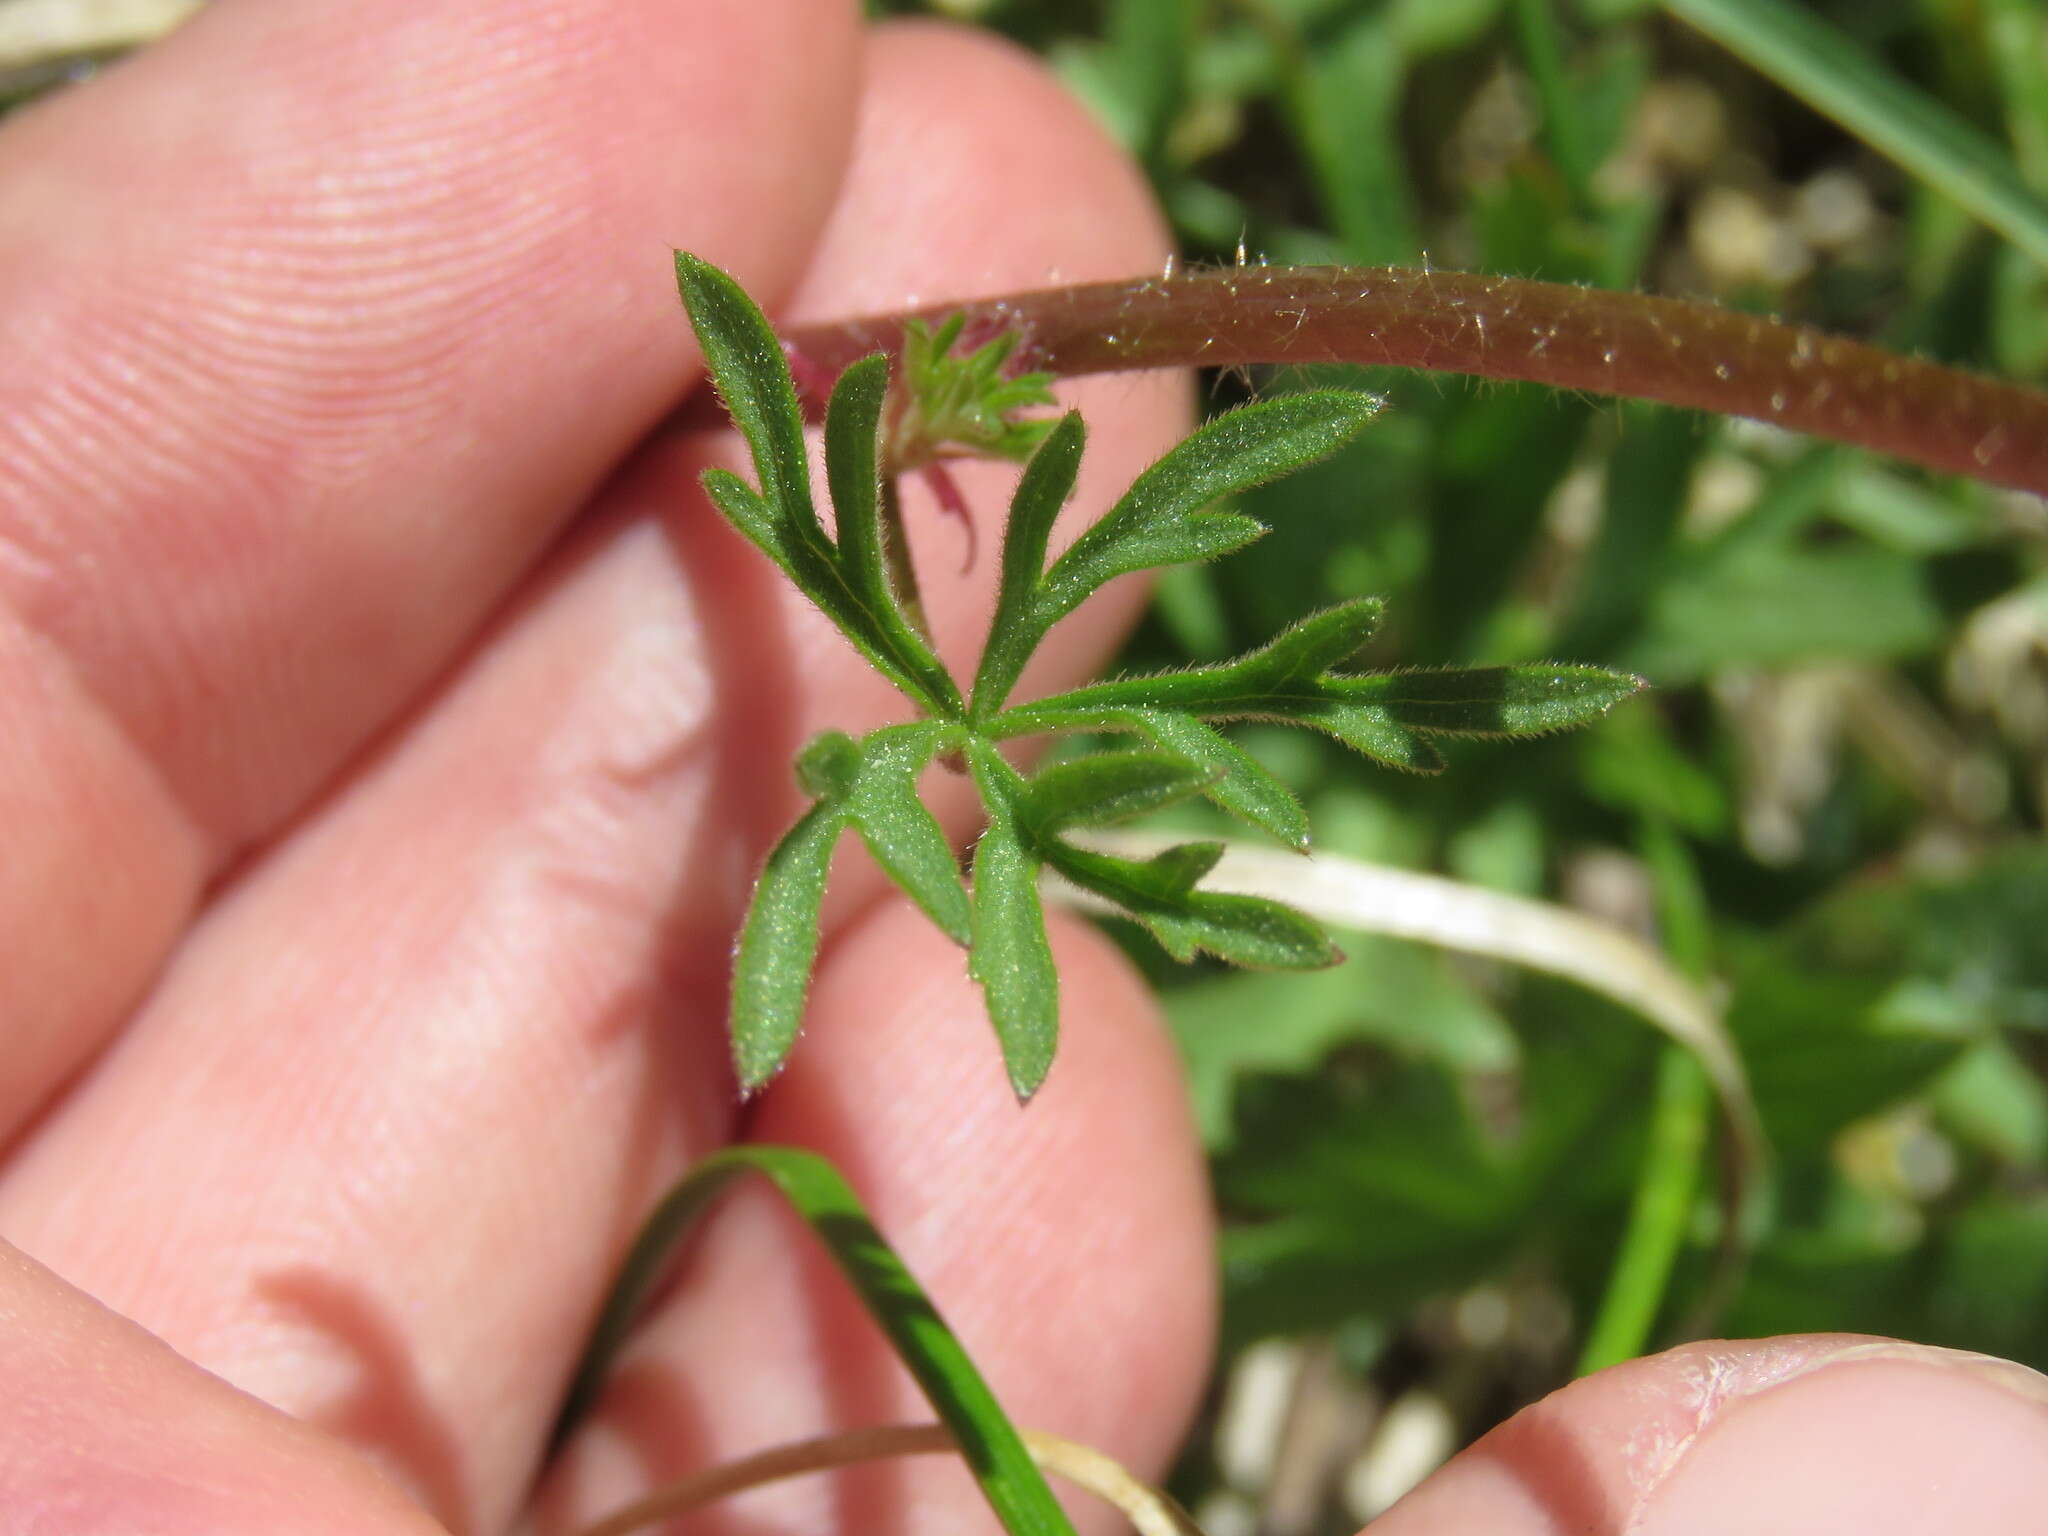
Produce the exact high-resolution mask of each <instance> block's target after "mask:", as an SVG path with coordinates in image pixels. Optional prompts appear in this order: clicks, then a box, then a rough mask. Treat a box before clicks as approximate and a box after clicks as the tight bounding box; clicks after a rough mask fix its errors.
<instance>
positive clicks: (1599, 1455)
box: [1369, 1335, 2048, 1536]
mask: <svg viewBox="0 0 2048 1536" xmlns="http://www.w3.org/2000/svg"><path fill="white" fill-rule="evenodd" d="M2044 1498H2048V1380H2044V1379H2043V1378H2042V1377H2041V1376H2039V1375H2037V1374H2036V1373H2034V1372H2032V1371H2029V1370H2026V1369H2024V1368H2023V1367H2020V1366H2017V1365H2014V1364H2012V1363H2011V1362H2009V1361H2003V1360H1993V1359H1991V1358H1989V1357H1987V1356H1982V1355H1967V1354H1961V1353H1957V1352H1955V1351H1950V1350H1937V1349H1926V1348H1921V1347H1917V1346H1913V1345H1906V1344H1897V1343H1893V1342H1891V1341H1889V1340H1881V1339H1867V1338H1858V1337H1853V1336H1848V1335H1814V1336H1806V1337H1793V1338H1784V1339H1765V1340H1758V1341H1747V1342H1746V1341H1715V1342H1712V1343H1706V1344H1690V1345H1686V1346H1684V1347H1683V1348H1680V1349H1675V1350H1672V1351H1670V1352H1669V1353H1667V1354H1662V1355H1657V1356H1653V1357H1651V1358H1650V1359H1647V1360H1637V1361H1632V1362H1630V1363H1628V1364H1626V1365H1621V1366H1616V1367H1615V1368H1613V1369H1612V1370H1607V1371H1602V1372H1601V1373H1600V1374H1599V1375H1597V1376H1591V1377H1588V1378H1586V1379H1585V1380H1583V1381H1577V1382H1574V1383H1572V1385H1570V1386H1569V1387H1566V1388H1565V1389H1564V1390H1562V1391H1561V1392H1557V1393H1554V1394H1553V1395H1552V1396H1550V1397H1548V1398H1545V1399H1544V1400H1543V1401H1542V1402H1540V1403H1538V1404H1536V1405H1535V1406H1534V1407H1531V1408H1527V1409H1524V1410H1523V1411H1522V1412H1521V1413H1519V1414H1517V1415H1516V1416H1515V1417H1514V1418H1512V1419H1510V1420H1509V1421H1508V1422H1507V1423H1506V1424H1504V1425H1502V1426H1501V1427H1500V1428H1499V1429H1497V1430H1495V1431H1494V1432H1493V1433H1492V1434H1490V1435H1488V1436H1487V1437H1486V1438H1485V1439H1483V1440H1481V1441H1480V1442H1479V1443H1478V1444H1477V1445H1475V1446H1473V1447H1472V1448H1471V1449H1470V1450H1468V1451H1466V1452H1465V1453H1464V1454H1463V1455H1461V1456H1459V1457H1458V1458H1456V1459H1455V1460H1454V1461H1452V1462H1451V1463H1450V1464H1449V1465H1448V1466H1446V1467H1445V1468H1444V1469H1443V1471H1441V1472H1439V1473H1438V1474H1437V1475H1436V1476H1435V1477H1433V1478H1431V1479H1430V1480H1429V1481H1428V1482H1426V1483H1424V1484H1423V1485H1422V1486H1421V1487H1420V1488H1418V1489H1416V1491H1415V1492H1414V1493H1411V1494H1410V1495H1409V1496H1408V1497H1407V1498H1406V1499H1404V1500H1403V1501H1402V1502H1401V1503H1400V1504H1398V1505H1396V1506H1395V1507H1394V1508H1393V1509H1392V1510H1390V1511H1389V1512H1388V1513H1387V1514H1385V1515H1383V1516H1382V1517H1381V1518H1380V1519H1378V1520H1376V1521H1374V1522H1373V1524H1372V1525H1371V1526H1370V1527H1369V1532H1370V1536H1422V1533H1425V1532H1436V1531H1446V1530H1485V1531H1493V1532H1498V1533H1499V1536H1523V1533H1525V1532H1526V1533H1529V1536H1537V1533H1542V1536H1552V1533H1557V1532H1564V1531H1579V1530H1591V1531H1622V1530H1626V1531H1628V1532H1630V1533H1631V1536H1634V1533H1637V1532H1640V1533H1642V1536H1679V1533H1690V1532H1709V1531H1746V1532H1755V1533H1758V1536H1765V1533H1771V1532H1786V1533H1791V1532H1798V1531H1856V1532H1858V1533H1860V1536H1891V1533H1894V1532H1896V1533H1898V1536H1907V1533H1917V1532H1922V1531H1930V1530H1958V1531H1961V1530H1977V1531H2017V1530H2025V1529H2031V1528H2032V1527H2033V1526H2034V1525H2035V1524H2037V1523H2038V1521H2039V1511H2040V1509H2041V1505H2042V1500H2043V1499H2044Z"/></svg>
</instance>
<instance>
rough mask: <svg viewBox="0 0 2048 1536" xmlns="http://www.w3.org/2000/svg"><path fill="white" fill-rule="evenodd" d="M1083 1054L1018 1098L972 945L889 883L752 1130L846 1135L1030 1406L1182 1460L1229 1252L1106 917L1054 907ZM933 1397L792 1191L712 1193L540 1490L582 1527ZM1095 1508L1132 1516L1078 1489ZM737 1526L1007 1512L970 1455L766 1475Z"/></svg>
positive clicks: (566, 1519)
mask: <svg viewBox="0 0 2048 1536" xmlns="http://www.w3.org/2000/svg"><path fill="white" fill-rule="evenodd" d="M1053 928H1054V934H1055V941H1054V945H1055V953H1056V955H1057V957H1058V959H1059V962H1060V973H1061V978H1062V991H1063V1002H1062V1008H1061V1037H1062V1038H1061V1044H1060V1055H1059V1060H1058V1062H1057V1064H1056V1065H1055V1066H1054V1068H1053V1071H1052V1074H1051V1076H1050V1078H1048V1080H1047V1082H1046V1086H1045V1087H1044V1089H1043V1090H1041V1092H1040V1093H1039V1095H1038V1096H1037V1097H1036V1098H1035V1099H1033V1101H1032V1103H1031V1105H1030V1107H1029V1108H1028V1109H1024V1108H1020V1107H1019V1106H1018V1104H1017V1103H1016V1101H1015V1099H1014V1098H1013V1097H1012V1095H1011V1093H1010V1091H1009V1088H1008V1086H1007V1084H1006V1083H1005V1081H1004V1079H1003V1075H1002V1071H1001V1066H1000V1061H999V1058H998V1055H997V1052H996V1050H995V1046H994V1042H993V1041H992V1040H991V1039H990V1038H989V1034H988V1026H987V1021H986V1019H985V1017H984V1014H983V1009H982V1004H981V1000H980V996H979V994H978V992H977V991H976V989H975V988H974V987H973V986H972V985H971V984H970V983H969V982H968V980H967V978H966V976H965V974H964V970H963V967H962V966H961V965H960V963H959V959H958V952H957V951H954V950H951V949H950V947H949V946H948V945H947V943H946V941H945V940H944V939H943V938H942V937H940V936H939V935H938V934H936V933H935V932H933V931H932V929H931V927H930V925H929V924H928V923H926V922H925V921H924V920H923V918H922V917H920V916H918V915H917V914H915V913H914V912H912V911H910V910H909V909H907V908H906V907H904V906H901V905H896V904H891V905H888V906H885V907H882V908H880V909H878V910H877V911H875V912H874V913H872V914H871V915H870V916H869V917H868V918H866V919H864V920H863V921H862V922H861V923H859V924H858V925H856V926H855V927H854V928H853V929H852V930H851V931H850V932H849V933H848V934H847V935H846V937H845V939H844V940H843V941H842V942H841V943H840V945H839V946H838V947H837V948H836V949H835V950H834V952H833V953H832V955H831V956H830V957H829V959H828V961H827V963H826V965H825V967H824V969H823V972H822V973H821V976H820V981H819V988H818V994H817V997H816V999H815V1002H814V1005H813V1008H812V1011H811V1023H810V1025H809V1028H808V1030H807V1032H806V1034H805V1037H804V1041H803V1045H802V1048H801V1050H800V1051H799V1052H798V1054H797V1055H796V1056H795V1058H794V1059H793V1060H792V1062H791V1065H790V1067H789V1070H788V1071H787V1072H786V1073H785V1074H784V1076H783V1077H782V1078H780V1079H778V1080H777V1082H776V1083H775V1084H774V1086H773V1087H771V1088H770V1089H769V1091H768V1093H767V1096H766V1098H765V1100H764V1102H763V1103H762V1106H761V1109H760V1111H759V1113H758V1114H757V1115H756V1116H755V1117H754V1119H753V1120H752V1122H751V1124H750V1127H749V1137H750V1139H753V1140H758V1141H764V1142H779V1143H788V1144H796V1145H801V1146H807V1147H811V1148H813V1149H815V1150H817V1151H819V1152H822V1153H824V1154H825V1155H826V1156H828V1157H830V1158H831V1159H832V1160H833V1161H834V1162H835V1163H836V1164H837V1165H838V1167H839V1168H840V1169H841V1170H842V1171H843V1172H844V1173H845V1174H846V1175H847V1177H848V1178H849V1179H850V1180H851V1181H852V1183H853V1184H854V1186H855V1188H856V1189H858V1190H859V1191H860V1192H861V1194H862V1197H863V1198H864V1199H865V1200H866V1201H867V1202H868V1204H869V1206H870V1209H871V1210H872V1211H873V1213H874V1215H875V1218H876V1220H877V1222H878V1223H879V1225H880V1227H881V1229H882V1230H883V1232H884V1233H885V1234H887V1235H888V1237H889V1238H890V1241H891V1242H892V1243H893V1244H895V1245H896V1246H897V1247H898V1248H899V1249H900V1250H901V1251H902V1253H903V1255H904V1257H905V1260H906V1261H907V1262H908V1264H909V1265H910V1267H911V1269H912V1271H913V1272H914V1273H915V1274H916V1275H917V1276H918V1278H919V1280H920V1281H921V1282H922V1283H923V1284H924V1285H925V1287H926V1288H927V1289H928V1290H929V1291H930V1292H931V1294H932V1296H933V1298H934V1300H935V1301H936V1303H937V1305H938V1307H939V1310H940V1311H941V1313H942V1314H944V1316H945V1317H946V1319H947V1320H948V1321H949V1322H950V1323H951V1324H952V1326H953V1327H954V1328H955V1329H956V1330H957V1331H958V1333H959V1334H960V1336H961V1339H962V1341H963V1342H964V1343H965V1344H966V1346H967V1348H968V1350H969V1352H970V1353H971V1354H972V1356H973V1357H974V1359H975V1361H976V1363H977V1364H978V1365H979V1367H980V1368H981V1370H982V1371H983V1373H984V1374H985V1375H986V1376H987V1377H988V1379H989V1381H990V1384H991V1385H992V1386H993V1387H994V1389H995V1391H996V1394H997V1396H998V1397H999V1398H1000V1399H1001V1401H1002V1402H1003V1404H1004V1407H1005V1409H1006V1411H1007V1412H1008V1413H1009V1414H1010V1415H1011V1417H1012V1418H1013V1419H1014V1420H1015V1421H1016V1422H1018V1423H1020V1424H1024V1425H1028V1426H1030V1427H1033V1428H1040V1429H1047V1430H1051V1431H1053V1432H1055V1433H1057V1434H1061V1435H1065V1436H1068V1437H1070V1438H1073V1439H1076V1440H1079V1441H1082V1442H1084V1443H1087V1444H1090V1445H1093V1446H1096V1447H1098V1448H1100V1449H1102V1450H1105V1451H1107V1452H1108V1453H1109V1454H1110V1455H1112V1456H1113V1457H1116V1458H1117V1459H1119V1460H1121V1461H1123V1462H1124V1463H1126V1464H1127V1465H1129V1466H1132V1467H1135V1468H1137V1469H1140V1471H1141V1473H1145V1472H1150V1473H1156V1472H1158V1471H1159V1470H1160V1469H1161V1468H1162V1467H1163V1466H1164V1464H1165V1462H1166V1460H1167V1459H1168V1457H1170V1455H1171V1454H1172V1451H1173V1448H1174V1446H1175V1445H1176V1444H1177V1443H1178V1442H1179V1439H1180V1436H1181V1434H1182V1433H1183V1431H1184V1430H1185V1427H1186V1422H1187V1416H1188V1414H1189V1412H1190V1411H1191V1410H1192V1408H1193V1405H1194V1402H1195V1399H1196V1396H1197V1394H1198V1393H1199V1392H1200V1390H1201V1384H1202V1381H1203V1377H1204V1374H1205V1372H1206V1370H1207V1366H1208V1358H1209V1348H1210V1338H1211V1334H1212V1331H1213V1326H1214V1316H1213V1306H1214V1298H1213V1279H1212V1276H1213V1269H1214V1257H1213V1249H1212V1242H1213V1237H1212V1233H1211V1231H1210V1222H1209V1213H1208V1202H1207V1194H1206V1188H1205V1185H1204V1182H1203V1177H1202V1168H1201V1161H1200V1154H1199V1151H1198V1148H1197V1143H1196V1140H1195V1136H1194V1131H1193V1127H1192V1124H1191V1121H1190V1119H1189V1114H1188V1109H1187V1095H1186V1091H1185V1089H1184V1087H1183V1086H1182V1081H1181V1075H1180V1068H1179V1061H1178V1058H1177V1056H1176V1055H1175V1053H1174V1051H1173V1048H1172V1046H1171V1044H1170V1042H1169V1041H1168V1040H1167V1039H1166V1037H1165V1035H1164V1032H1163V1031H1162V1030H1161V1029H1160V1027H1159V1024H1158V1021H1157V1018H1156V1016H1155V1014H1154V1011H1153V1007H1152V1004H1151V1000H1150V998H1149V996H1148V994H1147V993H1146V991H1145V988H1144V986H1143V983H1142V982H1141V981H1139V980H1138V979H1137V978H1136V977H1135V976H1133V975H1132V974H1131V972H1130V970H1129V967H1128V966H1127V965H1126V964H1125V962H1124V961H1123V960H1122V958H1121V957H1120V956H1118V955H1117V954H1116V953H1115V952H1114V949H1113V947H1112V946H1111V945H1110V944H1109V943H1108V942H1107V941H1106V940H1104V939H1103V938H1102V937H1101V936H1100V935H1098V934H1096V933H1094V932H1093V931H1092V930H1089V929H1087V928H1085V927H1081V926H1078V925H1076V924H1075V923H1074V922H1073V921H1072V920H1069V919H1056V920H1055V923H1054V925H1053ZM931 1417H932V1410H931V1407H930V1405H929V1404H928V1403H926V1402H925V1401H924V1399H923V1397H922V1395H921V1394H920V1393H919V1392H918V1390H917V1388H916V1387H915V1386H914V1384H913V1383H912V1382H911V1380H910V1378H909V1376H908V1375H907V1373H906V1372H905V1371H904V1369H903V1367H902V1366H901V1365H900V1364H899V1363H897V1361H896V1360H895V1359H894V1357H893V1355H892V1354H891V1352H890V1349H889V1347H888V1345H887V1344H886V1343H885V1342H884V1341H883V1339H882V1338H881V1337H880V1335H879V1333H878V1331H877V1330H876V1328H875V1327H874V1325H873V1324H872V1323H871V1322H870V1321H869V1320H868V1319H867V1318H866V1317H865V1316H864V1315H863V1313H862V1311H861V1308H860V1306H859V1304H858V1303H857V1302H856V1301H855V1300H854V1299H853V1298H852V1296H851V1295H850V1294H849V1293H848V1291H847V1289H846V1285H845V1282H844V1281H843V1280H842V1279H840V1278H839V1276H838V1275H837V1273H836V1272H835V1271H834V1270H833V1268H832V1266H831V1264H830V1263H829V1261H827V1260H826V1259H825V1257H824V1255H823V1253H822V1251H821V1250H820V1248H819V1246H818V1244H817V1242H816V1240H815V1239H814V1238H812V1237H811V1236H810V1234H809V1233H808V1232H806V1231H804V1230H803V1228H802V1224H801V1223H800V1222H798V1221H797V1220H795V1219H794V1218H793V1217H791V1216H790V1215H789V1214H788V1212H787V1211H786V1210H785V1209H784V1208H782V1207H781V1206H780V1205H779V1204H778V1203H777V1201H776V1200H775V1198H774V1197H772V1196H770V1195H767V1194H766V1193H765V1192H763V1191H758V1190H749V1191H747V1192H745V1193H744V1194H742V1195H739V1196H736V1197H735V1198H734V1199H733V1200H732V1201H731V1202H730V1203H729V1204H728V1205H727V1206H725V1207H724V1208H722V1209H721V1210H720V1212H719V1213H718V1214H717V1215H716V1216H715V1217H714V1218H713V1220H712V1222H711V1225H710V1229H709V1230H708V1231H707V1232H706V1233H705V1234H704V1235H703V1237H702V1238H701V1240H700V1241H699V1242H698V1243H697V1245H696V1246H695V1247H694V1248H693V1249H692V1250H691V1253H690V1257H689V1260H688V1263H687V1267H686V1268H685V1269H684V1271H683V1274H682V1278H681V1280H680V1282H679V1284H678V1286H677V1289H676V1291H675V1292H674V1293H673V1294H672V1295H671V1296H670V1297H669V1299H668V1300H667V1301H666V1302H665V1304H664V1305H663V1306H662V1307H661V1308H660V1309H659V1310H658V1311H657V1313H656V1315H655V1316H654V1317H653V1318H652V1319H651V1320H650V1321H649V1323H648V1324H647V1325H646V1326H645V1327H644V1328H643V1330H642V1331H641V1333H640V1335H639V1336H638V1338H637V1339H636V1341H635V1343H634V1345H633V1346H632V1347H631V1348H630V1350H629V1352H628V1353H627V1355H626V1356H625V1357H624V1358H623V1359H622V1360H621V1362H620V1364H619V1366H618V1368H617V1369H616V1370H615V1372H614V1377H613V1382H612V1385H611V1388H610V1390H609V1391H608V1393H607V1395H606V1396H605V1398H604V1400H603V1402H602V1404H601V1406H600V1408H599V1410H598V1412H597V1414H596V1415H595V1417H594V1419H593V1421H592V1424H591V1426H590V1427H589V1428H588V1429H587V1430H586V1431H585V1432H584V1433H583V1434H582V1435H581V1436H579V1437H578V1439H577V1440H576V1441H575V1442H574V1443H573V1444H572V1446H571V1448H570V1450H569V1452H568V1454H567V1455H566V1456H565V1458H564V1460H563V1462H562V1463H561V1465H560V1466H559V1468H558V1469H557V1472H556V1474H555V1475H554V1477H553V1478H552V1480H551V1483H550V1486H549V1487H548V1488H547V1489H546V1490H545V1492H544V1495H543V1500H542V1516H543V1517H542V1519H541V1520H540V1522H539V1523H540V1527H541V1529H542V1530H544V1531H563V1532H567V1531H573V1530H575V1529H578V1528H579V1527H580V1526H582V1525H584V1524H587V1523H589V1522H590V1521H592V1520H594V1519H596V1518H598V1517H600V1516H602V1515H604V1514H606V1513H608V1512H610V1511H611V1510H613V1509H616V1508H618V1507H620V1506H622V1505H624V1504H626V1503H629V1502H631V1501H632V1500H634V1499H636V1498H638V1497H640V1496H641V1495H643V1494H645V1493H646V1492H648V1491H649V1490H650V1489H651V1488H653V1487H656V1486H659V1485H660V1484H661V1483H662V1482H664V1481H666V1480H669V1479H672V1478H674V1477H676V1476H679V1475H680V1474H682V1473H683V1472H685V1471H689V1470H693V1469H696V1468H701V1467H707V1466H714V1465H717V1464H718V1463H720V1462H722V1461H725V1460H727V1459H730V1458H733V1457H736V1456H740V1455H744V1454H746V1453H748V1452H751V1451H755V1450H760V1449H763V1448H765V1447H768V1446H773V1445H779V1444H783V1443H785V1442H788V1441H792V1440H797V1439H801V1438H804V1437H806V1436H809V1435H814V1434H819V1433H823V1432H825V1431H828V1430H833V1429H845V1428H850V1427H854V1426H858V1425H868V1424H878V1423H890V1422H902V1421H912V1422H924V1421H928V1420H929V1419H930V1418H931ZM1077 1513H1078V1514H1080V1515H1081V1516H1082V1518H1083V1520H1084V1529H1087V1530H1090V1531H1099V1530H1103V1529H1106V1528H1108V1526H1109V1525H1110V1524H1112V1523H1113V1521H1111V1520H1110V1518H1109V1514H1108V1512H1107V1511H1105V1510H1103V1509H1100V1508H1091V1507H1088V1506H1085V1505H1084V1506H1081V1507H1080V1508H1079V1509H1077ZM699 1518H702V1519H705V1520H707V1521H709V1522H711V1524H712V1526H713V1528H715V1529H719V1530H739V1529H747V1530H753V1529H759V1528H761V1527H762V1525H763V1524H764V1523H765V1524H766V1526H767V1528H769V1529H773V1530H792V1531H796V1530H803V1531H819V1530H827V1529H840V1530H848V1531H868V1530H888V1531H896V1532H902V1533H905V1536H923V1533H937V1532H941V1531H946V1532H959V1531H969V1530H972V1531H981V1530H990V1529H993V1520H992V1518H991V1517H990V1515H989V1513H988V1510H987V1508H986V1506H985V1505H984V1504H983V1503H982V1501H981V1498H980V1495H979V1493H978V1491H977V1490H976V1489H975V1487H974V1485H973V1483H972V1482H971V1481H970V1480H969V1479H968V1478H967V1476H966V1474H965V1471H964V1469H963V1468H961V1467H959V1466H957V1465H950V1464H948V1463H946V1462H943V1461H939V1462H934V1461H931V1460H928V1459H920V1460H918V1461H916V1462H905V1463H900V1464H892V1465H889V1466H886V1467H882V1468H877V1469H871V1470H865V1471H862V1472H858V1473H849V1474H844V1475H841V1476H837V1477H833V1478H819V1479H810V1480H807V1481H806V1482H804V1483H802V1484H793V1485H789V1486H787V1487H786V1488H783V1489H778V1490H776V1491H775V1492H774V1493H772V1494H763V1495H750V1496H749V1498H748V1500H747V1502H746V1504H745V1506H744V1520H743V1522H742V1523H740V1524H734V1523H732V1521H734V1520H738V1519H739V1518H740V1517H739V1516H737V1515H735V1516H733V1517H730V1518H722V1517H719V1516H717V1515H715V1514H714V1515H707V1516H702V1517H699Z"/></svg>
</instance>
